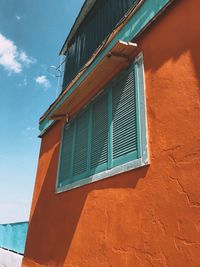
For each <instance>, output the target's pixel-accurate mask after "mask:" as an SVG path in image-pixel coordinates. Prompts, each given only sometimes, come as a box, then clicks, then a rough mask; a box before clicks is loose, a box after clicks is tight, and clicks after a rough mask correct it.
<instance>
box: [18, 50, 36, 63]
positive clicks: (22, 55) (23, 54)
mask: <svg viewBox="0 0 200 267" xmlns="http://www.w3.org/2000/svg"><path fill="white" fill-rule="evenodd" d="M19 60H20V61H21V62H23V63H25V64H27V65H29V64H32V63H35V62H36V60H35V59H33V58H31V57H28V56H27V54H26V52H25V51H22V52H20V53H19Z"/></svg>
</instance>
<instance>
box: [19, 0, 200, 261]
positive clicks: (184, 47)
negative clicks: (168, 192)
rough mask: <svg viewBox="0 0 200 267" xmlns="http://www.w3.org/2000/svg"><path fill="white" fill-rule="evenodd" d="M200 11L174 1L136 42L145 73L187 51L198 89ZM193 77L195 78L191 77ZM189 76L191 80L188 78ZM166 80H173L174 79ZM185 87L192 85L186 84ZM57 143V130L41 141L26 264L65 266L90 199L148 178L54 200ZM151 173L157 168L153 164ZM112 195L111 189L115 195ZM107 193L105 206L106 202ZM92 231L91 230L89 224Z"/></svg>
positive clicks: (143, 173) (126, 177)
mask: <svg viewBox="0 0 200 267" xmlns="http://www.w3.org/2000/svg"><path fill="white" fill-rule="evenodd" d="M199 8H200V2H198V1H186V0H185V1H175V2H174V3H173V4H172V6H170V7H169V8H168V10H167V11H166V12H165V14H164V15H162V16H161V18H159V19H158V20H157V21H156V22H154V23H153V25H152V26H151V27H150V28H149V30H147V31H146V32H145V33H144V34H143V35H142V36H141V37H140V39H139V40H138V43H141V45H140V47H141V48H142V50H143V51H144V58H145V57H146V59H145V71H150V72H152V73H155V72H157V71H158V70H159V69H160V68H162V66H163V65H164V64H165V63H167V62H169V61H170V62H176V61H178V59H179V58H180V57H181V56H182V55H184V54H185V53H187V52H189V53H190V55H191V60H192V63H193V66H194V69H195V72H196V77H193V78H195V79H196V80H198V82H199V85H200V73H199V66H200V55H199V54H200V50H199V46H200V44H199V42H200V28H199ZM179 67H180V66H179ZM183 67H184V66H183ZM181 71H182V69H181V68H180V72H179V73H178V74H177V73H175V74H174V75H181ZM172 72H173V70H170V73H172ZM184 75H185V73H184ZM191 75H194V74H193V73H191ZM152 77H153V76H152ZM188 77H190V76H189V75H188ZM161 78H162V77H161ZM152 79H153V78H152ZM168 79H169V80H170V77H168ZM184 86H188V85H185V84H184V85H183V87H184ZM184 88H187V87H184ZM59 140H60V133H57V132H56V130H55V126H53V127H52V129H51V131H50V132H49V133H48V136H46V137H45V138H44V140H43V144H42V148H41V154H40V166H39V169H43V171H40V172H41V173H39V172H38V175H37V177H38V178H37V179H38V180H37V181H36V183H38V184H37V186H36V188H37V187H38V188H39V187H40V188H41V190H40V191H39V189H37V190H38V191H37V192H36V188H35V193H34V200H33V205H32V215H31V218H30V224H29V231H28V233H29V234H28V238H27V244H26V250H25V257H26V259H25V260H24V263H25V261H26V260H27V261H28V260H29V259H30V260H33V261H34V262H37V263H39V264H41V265H45V266H47V265H50V266H51V264H53V263H55V265H56V266H63V263H64V262H65V260H66V258H67V255H68V252H69V248H70V246H71V244H72V240H73V237H74V235H75V232H76V231H77V228H78V227H77V226H78V223H79V221H80V217H81V215H82V212H83V210H84V205H85V203H86V201H87V199H88V198H90V194H91V193H94V192H95V191H96V190H101V191H102V192H103V193H104V192H105V193H106V194H107V193H108V191H109V190H110V189H116V191H117V190H123V189H132V190H133V189H135V187H136V185H137V183H138V181H139V179H141V178H145V177H147V172H148V167H145V168H141V169H137V170H134V172H127V173H125V174H123V177H121V176H116V177H113V178H109V179H105V180H101V181H99V182H95V183H93V184H90V185H87V186H83V187H81V188H77V189H74V190H70V191H67V192H64V193H61V194H57V195H56V194H55V182H56V181H55V178H56V175H57V173H56V172H57V163H58V155H59ZM52 148H53V149H52ZM43 158H44V159H43ZM45 164H48V166H49V167H48V168H47V171H46V173H45V174H44V173H42V172H44V169H45V168H44V166H43V165H45ZM151 168H153V164H152V165H151ZM42 177H44V180H43V183H42V181H39V179H41V178H42ZM41 183H42V184H41ZM114 191H115V190H112V194H114ZM103 193H102V195H101V196H102V201H106V199H104V194H103ZM106 194H105V195H106ZM93 199H94V196H93ZM104 203H105V202H104ZM113 203H114V202H113ZM116 204H117V203H115V205H116ZM93 208H95V206H93ZM98 219H99V218H97V220H98ZM88 221H89V220H87V223H88ZM92 223H95V222H92ZM85 227H87V225H85ZM88 227H90V226H89V225H88ZM87 232H88V231H87ZM80 246H81V244H80Z"/></svg>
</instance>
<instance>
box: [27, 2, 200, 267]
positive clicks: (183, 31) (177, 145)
mask: <svg viewBox="0 0 200 267" xmlns="http://www.w3.org/2000/svg"><path fill="white" fill-rule="evenodd" d="M199 9H200V2H199V1H197V0H190V1H187V0H182V1H175V2H174V4H172V6H171V7H170V8H169V9H168V10H167V12H166V13H165V14H164V15H162V16H161V18H159V19H158V21H157V22H155V23H154V24H153V25H152V26H151V28H150V29H149V30H147V31H146V32H145V33H144V34H143V35H142V36H141V37H140V38H139V39H138V40H136V41H137V43H138V45H139V48H140V49H139V50H140V51H143V54H144V64H145V77H146V94H147V99H146V100H147V116H148V132H149V153H150V158H151V164H150V166H149V167H143V168H140V169H137V170H133V171H130V172H127V173H124V174H121V175H118V176H115V177H112V178H108V179H105V180H102V181H99V182H96V183H93V184H90V185H87V186H83V187H80V188H77V189H74V190H70V191H67V192H64V193H61V194H55V184H56V175H57V165H58V156H59V144H60V136H61V126H62V125H61V123H57V124H55V125H54V126H53V127H52V129H51V130H50V131H49V132H48V133H47V134H46V135H44V137H43V139H42V144H41V152H40V158H39V165H38V172H37V178H36V184H35V191H34V196H33V203H32V210H31V217H30V224H29V231H28V237H27V244H26V250H25V258H24V260H23V266H24V267H25V266H27V267H32V266H33V267H35V266H37V267H38V266H52V267H53V266H64V267H94V266H96V267H151V266H153V267H154V266H155V267H198V266H200V190H199V188H200V71H199V69H200V49H199V47H200V27H199V20H200V19H199ZM138 52H139V51H138Z"/></svg>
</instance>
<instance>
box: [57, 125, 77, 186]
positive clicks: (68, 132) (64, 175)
mask: <svg viewBox="0 0 200 267" xmlns="http://www.w3.org/2000/svg"><path fill="white" fill-rule="evenodd" d="M73 131H74V125H73V124H71V125H69V126H67V127H65V128H64V130H63V139H62V151H61V158H60V173H59V182H61V183H62V182H63V181H66V180H70V178H71V177H70V176H71V171H72V169H71V168H72V164H71V163H72V144H73Z"/></svg>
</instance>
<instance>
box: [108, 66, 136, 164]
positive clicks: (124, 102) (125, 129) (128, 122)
mask: <svg viewBox="0 0 200 267" xmlns="http://www.w3.org/2000/svg"><path fill="white" fill-rule="evenodd" d="M112 122H113V163H114V166H116V165H119V164H120V163H124V162H127V161H129V159H130V160H133V159H134V158H133V156H134V155H137V129H136V96H135V74H134V67H133V66H132V67H131V68H130V69H129V70H127V71H126V72H124V73H123V74H122V75H121V76H120V78H118V79H117V80H116V81H115V82H114V84H113V87H112Z"/></svg>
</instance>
